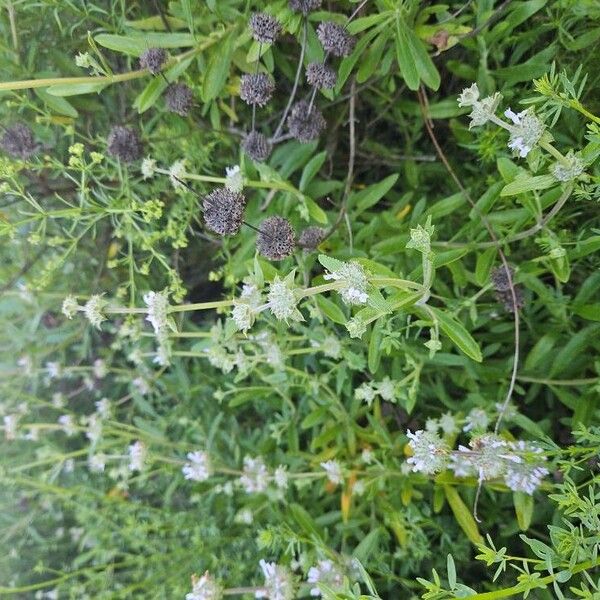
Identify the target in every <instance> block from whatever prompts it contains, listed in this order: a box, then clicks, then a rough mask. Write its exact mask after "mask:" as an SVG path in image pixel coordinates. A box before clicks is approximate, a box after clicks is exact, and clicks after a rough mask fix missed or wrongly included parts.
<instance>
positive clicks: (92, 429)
mask: <svg viewBox="0 0 600 600" xmlns="http://www.w3.org/2000/svg"><path fill="white" fill-rule="evenodd" d="M85 437H86V438H87V439H88V440H90V442H92V444H95V443H96V442H97V441H98V440H99V439H100V438H101V437H102V421H101V419H100V417H99V415H98V414H96V413H94V414H91V415H90V416H89V417H88V418H87V430H86V432H85Z"/></svg>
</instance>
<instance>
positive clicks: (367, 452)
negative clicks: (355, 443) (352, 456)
mask: <svg viewBox="0 0 600 600" xmlns="http://www.w3.org/2000/svg"><path fill="white" fill-rule="evenodd" d="M360 460H362V462H364V463H365V465H370V464H371V463H372V462H373V451H372V450H371V449H370V448H365V449H364V450H363V451H362V452H361V454H360Z"/></svg>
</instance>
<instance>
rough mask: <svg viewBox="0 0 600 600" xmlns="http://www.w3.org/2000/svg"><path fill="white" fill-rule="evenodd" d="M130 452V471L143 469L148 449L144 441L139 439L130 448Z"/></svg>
mask: <svg viewBox="0 0 600 600" xmlns="http://www.w3.org/2000/svg"><path fill="white" fill-rule="evenodd" d="M128 452H129V470H130V471H141V470H142V469H143V468H144V461H145V460H146V455H147V453H148V450H147V448H146V444H144V442H140V441H139V440H138V441H137V442H135V443H133V444H131V446H129V448H128Z"/></svg>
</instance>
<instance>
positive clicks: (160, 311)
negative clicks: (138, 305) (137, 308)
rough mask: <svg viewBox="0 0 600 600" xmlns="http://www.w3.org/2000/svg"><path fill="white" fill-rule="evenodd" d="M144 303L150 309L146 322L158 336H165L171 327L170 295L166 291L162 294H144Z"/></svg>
mask: <svg viewBox="0 0 600 600" xmlns="http://www.w3.org/2000/svg"><path fill="white" fill-rule="evenodd" d="M144 302H145V303H146V306H147V307H148V315H147V316H146V321H149V322H150V323H151V324H152V327H153V328H154V333H155V334H156V335H157V336H159V337H160V336H163V335H164V334H165V332H166V330H167V327H168V326H169V322H168V311H169V294H168V292H167V291H166V290H163V291H162V292H148V293H147V294H144Z"/></svg>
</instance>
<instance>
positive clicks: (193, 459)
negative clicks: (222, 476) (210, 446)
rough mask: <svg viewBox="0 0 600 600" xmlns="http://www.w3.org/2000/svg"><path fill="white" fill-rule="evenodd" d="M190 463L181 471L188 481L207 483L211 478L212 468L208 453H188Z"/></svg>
mask: <svg viewBox="0 0 600 600" xmlns="http://www.w3.org/2000/svg"><path fill="white" fill-rule="evenodd" d="M187 458H188V461H189V462H187V463H185V465H183V467H182V469H181V471H182V473H183V475H184V477H185V478H186V479H191V480H192V481H206V480H207V479H208V478H209V477H210V476H211V472H212V471H211V467H210V460H209V458H208V454H206V452H199V451H196V452H188V453H187Z"/></svg>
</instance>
